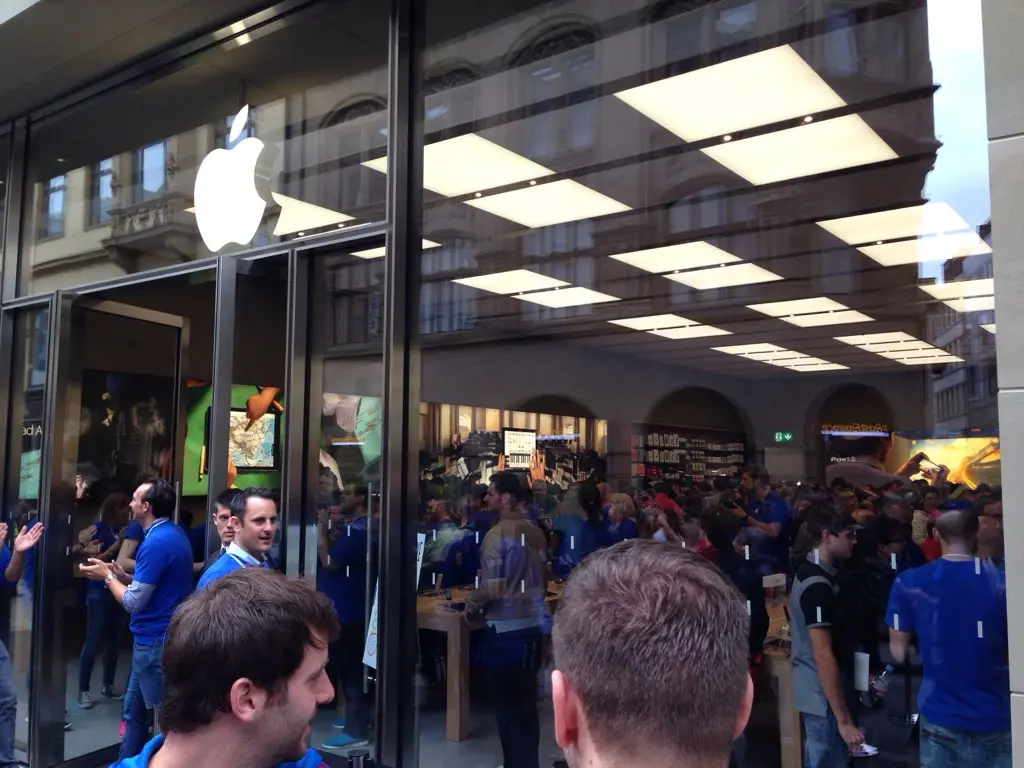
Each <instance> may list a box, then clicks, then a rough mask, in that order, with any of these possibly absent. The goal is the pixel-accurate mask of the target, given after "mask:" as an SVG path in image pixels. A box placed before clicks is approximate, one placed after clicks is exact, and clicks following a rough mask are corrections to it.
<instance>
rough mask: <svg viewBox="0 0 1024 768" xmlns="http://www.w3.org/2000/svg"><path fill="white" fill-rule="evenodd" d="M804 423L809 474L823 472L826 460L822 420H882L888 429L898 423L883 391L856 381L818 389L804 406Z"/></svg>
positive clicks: (850, 422) (852, 422)
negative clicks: (805, 412)
mask: <svg viewBox="0 0 1024 768" xmlns="http://www.w3.org/2000/svg"><path fill="white" fill-rule="evenodd" d="M804 423H805V424H806V425H807V433H806V435H805V437H804V439H805V442H804V445H805V446H807V448H808V449H810V450H808V451H807V460H808V462H810V464H809V466H808V467H807V469H808V472H809V476H810V477H814V476H817V475H819V474H821V475H822V476H824V475H823V473H824V469H825V465H826V464H827V463H828V459H827V457H826V456H825V455H824V450H825V442H824V440H823V438H822V436H821V425H822V424H836V425H856V424H866V425H874V424H884V425H886V426H887V427H888V428H889V431H890V432H894V431H896V429H897V427H898V424H897V420H896V412H895V410H894V409H893V407H892V405H891V404H890V403H889V400H888V399H887V398H886V397H885V395H884V394H882V392H881V391H879V390H878V389H876V388H875V387H872V386H870V385H868V384H861V383H858V382H851V383H848V384H837V385H835V386H832V387H827V388H825V389H823V390H822V391H821V392H819V393H818V395H817V396H816V397H814V398H813V399H812V400H811V402H810V405H809V406H808V407H807V416H806V418H805V419H804Z"/></svg>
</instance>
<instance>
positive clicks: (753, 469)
mask: <svg viewBox="0 0 1024 768" xmlns="http://www.w3.org/2000/svg"><path fill="white" fill-rule="evenodd" d="M743 474H744V475H746V476H747V477H749V478H750V479H751V480H756V481H757V483H758V485H770V484H771V482H772V476H771V475H770V474H769V473H768V470H767V469H765V468H764V467H762V466H761V465H760V464H750V465H748V466H747V467H746V468H744V470H743Z"/></svg>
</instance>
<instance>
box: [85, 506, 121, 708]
mask: <svg viewBox="0 0 1024 768" xmlns="http://www.w3.org/2000/svg"><path fill="white" fill-rule="evenodd" d="M130 509H131V499H129V498H128V496H127V494H124V493H122V492H120V491H115V492H114V493H111V494H110V495H109V496H107V498H106V499H104V501H103V504H102V505H101V506H100V511H99V515H98V516H97V519H96V522H95V523H93V524H92V525H90V526H89V527H88V528H86V529H85V530H83V531H82V533H81V534H80V536H79V540H78V546H76V547H75V551H76V553H80V554H82V555H83V556H85V557H94V558H97V559H99V560H103V561H104V562H109V561H111V560H113V559H114V558H115V557H116V556H117V552H118V549H119V548H120V546H121V541H122V532H121V529H122V528H123V527H124V526H125V525H126V524H127V523H128V519H129V517H130V516H131V514H130ZM86 588H87V590H88V591H87V594H86V600H85V608H86V617H87V618H86V622H87V623H86V632H85V643H84V644H83V645H82V655H81V658H80V659H79V663H78V706H79V707H81V708H82V709H92V707H93V700H92V694H91V693H90V692H89V688H90V687H91V684H92V668H93V665H94V663H95V662H96V654H97V653H98V652H99V649H100V646H101V645H104V646H105V647H104V649H103V687H102V688H100V692H101V693H102V694H103V695H104V696H106V697H107V698H111V699H117V698H120V694H119V693H118V692H117V691H115V690H114V676H115V674H116V673H117V657H118V653H119V652H120V650H121V635H122V633H123V632H124V626H125V623H126V622H125V619H126V618H127V614H125V612H124V609H123V608H122V607H121V606H120V605H119V604H118V603H117V601H116V600H114V597H113V596H112V595H111V594H110V592H109V591H108V590H107V588H106V585H105V584H104V583H103V582H102V581H90V582H89V583H88V585H87V587H86Z"/></svg>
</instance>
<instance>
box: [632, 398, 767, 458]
mask: <svg viewBox="0 0 1024 768" xmlns="http://www.w3.org/2000/svg"><path fill="white" fill-rule="evenodd" d="M646 423H647V424H657V425H664V426H668V427H686V428H689V429H707V430H714V431H716V432H728V433H731V434H736V435H743V436H744V437H745V440H746V442H747V444H748V445H756V440H755V437H756V436H755V434H754V425H753V422H751V420H750V418H749V417H748V416H747V414H746V412H744V410H743V409H742V408H740V407H739V406H738V405H737V404H736V403H735V402H733V400H732V399H731V398H729V397H727V396H725V395H723V394H722V393H721V392H717V391H715V390H713V389H708V388H707V387H682V388H681V389H677V390H675V391H674V392H670V393H668V394H667V395H663V396H662V397H661V399H659V400H658V401H657V402H656V403H655V404H654V406H653V407H652V408H651V409H650V411H648V413H647V422H646Z"/></svg>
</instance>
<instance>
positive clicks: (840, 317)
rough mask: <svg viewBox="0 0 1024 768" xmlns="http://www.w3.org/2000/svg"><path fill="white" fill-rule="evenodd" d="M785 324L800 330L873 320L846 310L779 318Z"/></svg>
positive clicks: (860, 313) (862, 314) (861, 313)
mask: <svg viewBox="0 0 1024 768" xmlns="http://www.w3.org/2000/svg"><path fill="white" fill-rule="evenodd" d="M779 319H780V320H784V321H786V322H787V323H792V324H793V325H798V326H800V327H801V328H820V327H821V326H824V325H844V324H846V323H872V322H874V320H875V318H873V317H868V316H867V315H865V314H864V313H863V312H857V311H855V310H852V309H846V310H843V311H841V312H819V313H817V314H813V315H794V316H793V317H780V318H779Z"/></svg>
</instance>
